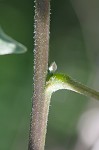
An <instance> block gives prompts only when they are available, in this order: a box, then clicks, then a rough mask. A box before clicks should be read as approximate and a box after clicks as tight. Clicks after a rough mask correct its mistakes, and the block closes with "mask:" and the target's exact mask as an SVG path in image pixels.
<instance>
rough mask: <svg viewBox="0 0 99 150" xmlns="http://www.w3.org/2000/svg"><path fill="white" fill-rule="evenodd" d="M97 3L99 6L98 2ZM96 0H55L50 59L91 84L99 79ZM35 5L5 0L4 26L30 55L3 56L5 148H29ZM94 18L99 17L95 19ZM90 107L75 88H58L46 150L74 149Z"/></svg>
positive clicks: (1, 143)
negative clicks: (81, 121) (85, 112)
mask: <svg viewBox="0 0 99 150" xmlns="http://www.w3.org/2000/svg"><path fill="white" fill-rule="evenodd" d="M96 3H97V4H96ZM93 4H94V7H96V6H99V2H96V1H94V2H93ZM93 4H92V3H90V4H89V5H88V6H89V8H88V7H87V6H86V5H87V4H86V2H85V1H82V0H80V1H79V2H77V1H76V0H74V2H73V1H72V0H71V1H70V0H63V1H61V3H60V1H57V2H56V1H51V9H52V10H51V13H52V14H51V35H50V57H49V62H50V63H51V62H52V61H56V63H57V65H58V72H62V73H67V74H69V75H70V76H72V77H73V78H75V79H77V80H79V81H81V82H82V83H85V84H87V85H91V86H93V84H92V83H93V82H94V83H95V79H96V78H98V77H97V76H96V75H97V70H98V69H97V68H98V67H97V66H98V58H99V57H98V47H99V44H98V41H97V38H98V36H99V34H98V32H99V31H98V30H99V29H98V22H99V21H96V20H97V17H98V16H97V13H98V12H99V11H95V10H98V7H97V8H93V7H92V6H93ZM33 6H34V3H33V1H28V0H21V1H18V0H0V26H1V27H2V28H3V30H4V31H5V32H6V33H7V34H8V35H10V36H11V37H13V38H14V39H16V40H17V41H19V42H21V43H22V44H24V45H25V46H27V48H28V52H27V53H25V54H21V55H5V56H0V119H1V121H0V149H1V150H22V149H23V150H27V145H28V135H29V123H30V112H31V98H32V91H33V90H32V86H33V84H32V83H33V79H32V74H33V21H34V17H33V15H34V7H33ZM84 6H86V7H84ZM80 10H81V11H82V14H81V13H79V11H80ZM81 11H80V12H81ZM87 12H89V16H90V17H89V16H88V14H87ZM90 12H93V16H91V14H90ZM84 16H85V17H84ZM95 16H96V20H95V19H93V18H94V17H95ZM81 17H82V18H81ZM80 18H81V19H80ZM98 20H99V19H98ZM90 22H91V24H90ZM93 22H94V23H93ZM93 38H94V40H93ZM98 84H99V82H97V83H96V84H95V86H98ZM93 87H94V86H93ZM98 89H99V88H97V90H98ZM88 105H89V101H88V98H86V97H84V96H81V95H78V94H76V93H73V92H69V91H59V92H56V93H55V94H54V95H53V97H52V101H51V106H50V114H49V121H48V133H47V141H46V149H47V150H50V149H51V150H53V149H54V150H55V149H57V150H58V149H59V150H66V149H68V150H69V149H70V150H71V149H72V147H74V146H75V144H76V142H77V139H78V138H77V135H78V134H77V123H78V120H79V118H80V115H81V114H82V113H83V111H84V110H85V108H87V106H88Z"/></svg>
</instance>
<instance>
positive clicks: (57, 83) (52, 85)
mask: <svg viewBox="0 0 99 150" xmlns="http://www.w3.org/2000/svg"><path fill="white" fill-rule="evenodd" d="M60 89H67V90H71V91H74V92H77V93H80V94H83V95H85V96H90V97H93V98H95V99H97V100H99V92H97V91H95V90H93V89H91V88H89V87H87V86H85V85H83V84H81V83H79V82H77V81H75V80H73V79H72V78H70V77H69V76H67V75H64V74H54V75H53V76H51V77H50V78H49V80H48V81H47V83H46V90H45V91H46V92H45V93H46V97H47V101H50V100H49V99H50V98H51V95H52V93H53V92H55V91H57V90H60Z"/></svg>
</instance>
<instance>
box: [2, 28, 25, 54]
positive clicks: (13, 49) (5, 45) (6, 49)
mask: <svg viewBox="0 0 99 150" xmlns="http://www.w3.org/2000/svg"><path fill="white" fill-rule="evenodd" d="M26 51H27V48H26V47H25V46H24V45H22V44H21V43H19V42H17V41H15V40H14V39H12V38H11V37H10V36H8V35H6V34H5V33H4V32H3V30H2V29H1V27H0V55H6V54H20V53H24V52H26Z"/></svg>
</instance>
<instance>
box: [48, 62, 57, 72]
mask: <svg viewBox="0 0 99 150" xmlns="http://www.w3.org/2000/svg"><path fill="white" fill-rule="evenodd" d="M48 70H49V72H50V73H54V72H55V71H56V70H57V65H56V63H55V61H54V62H52V63H51V65H50V66H49V68H48Z"/></svg>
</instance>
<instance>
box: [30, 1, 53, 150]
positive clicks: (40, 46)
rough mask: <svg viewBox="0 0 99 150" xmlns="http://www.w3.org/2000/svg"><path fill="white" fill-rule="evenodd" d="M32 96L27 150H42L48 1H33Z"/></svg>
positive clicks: (45, 111) (47, 48) (47, 40)
mask: <svg viewBox="0 0 99 150" xmlns="http://www.w3.org/2000/svg"><path fill="white" fill-rule="evenodd" d="M34 20H35V25H34V27H35V31H34V32H35V36H34V39H35V50H34V60H35V61H34V95H33V105H32V113H31V126H30V138H29V146H28V150H44V145H45V136H46V126H47V117H48V109H47V108H46V107H47V102H46V99H45V94H44V89H45V82H46V75H47V70H48V51H49V26H50V1H49V0H36V1H35V19H34Z"/></svg>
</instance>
